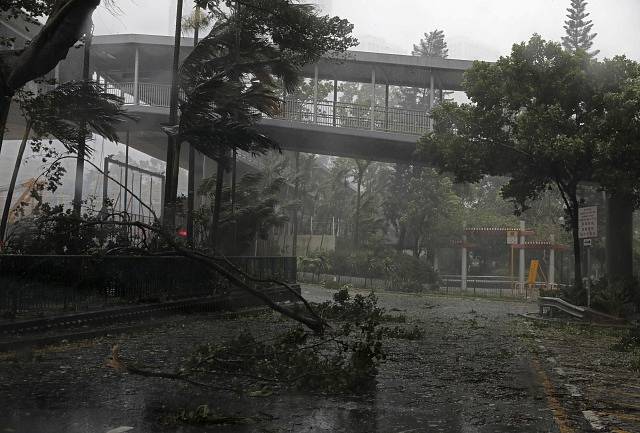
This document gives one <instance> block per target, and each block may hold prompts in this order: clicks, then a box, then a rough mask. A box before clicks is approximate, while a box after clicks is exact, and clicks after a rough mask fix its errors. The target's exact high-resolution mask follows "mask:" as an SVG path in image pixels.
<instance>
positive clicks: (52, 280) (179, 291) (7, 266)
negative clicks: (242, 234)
mask: <svg viewBox="0 0 640 433" xmlns="http://www.w3.org/2000/svg"><path fill="white" fill-rule="evenodd" d="M229 259H230V261H231V262H232V263H233V264H234V265H235V266H237V267H239V268H240V269H242V270H244V271H245V272H247V273H249V274H251V275H253V276H255V277H258V278H262V279H266V278H277V279H281V280H284V281H287V282H290V283H294V282H295V281H296V259H295V258H293V257H231V258H229ZM229 290H233V288H232V287H230V285H229V284H228V282H227V281H226V279H225V278H223V277H222V276H220V275H217V274H215V273H214V272H213V271H211V270H210V269H209V268H207V267H206V266H204V265H203V264H201V263H198V262H195V261H193V260H190V259H187V258H185V257H146V256H106V257H96V256H24V255H5V256H0V315H2V316H3V317H5V318H9V317H17V316H31V317H32V316H33V315H44V314H52V313H54V314H55V313H57V312H61V311H69V312H72V311H89V310H100V309H104V308H111V307H115V306H121V305H129V304H136V303H148V302H162V301H168V300H179V299H187V298H194V297H203V296H210V295H214V294H220V293H225V292H226V291H229Z"/></svg>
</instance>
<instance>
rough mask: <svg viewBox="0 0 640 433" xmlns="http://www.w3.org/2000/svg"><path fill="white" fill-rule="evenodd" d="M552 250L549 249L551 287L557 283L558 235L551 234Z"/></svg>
mask: <svg viewBox="0 0 640 433" xmlns="http://www.w3.org/2000/svg"><path fill="white" fill-rule="evenodd" d="M550 241H551V250H550V251H549V288H553V286H554V285H555V283H556V250H555V243H556V237H555V236H554V235H551V237H550Z"/></svg>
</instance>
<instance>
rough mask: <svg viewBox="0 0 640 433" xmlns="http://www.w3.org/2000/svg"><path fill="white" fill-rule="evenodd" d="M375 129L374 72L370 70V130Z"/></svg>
mask: <svg viewBox="0 0 640 433" xmlns="http://www.w3.org/2000/svg"><path fill="white" fill-rule="evenodd" d="M374 129H376V70H375V69H372V70H371V130H372V131H373V130H374Z"/></svg>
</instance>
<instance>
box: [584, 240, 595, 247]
mask: <svg viewBox="0 0 640 433" xmlns="http://www.w3.org/2000/svg"><path fill="white" fill-rule="evenodd" d="M582 242H584V246H585V247H590V246H592V245H593V244H592V243H591V239H585V240H584V241H582Z"/></svg>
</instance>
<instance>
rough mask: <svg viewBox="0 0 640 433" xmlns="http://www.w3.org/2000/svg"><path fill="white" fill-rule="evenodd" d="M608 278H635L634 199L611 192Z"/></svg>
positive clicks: (608, 208)
mask: <svg viewBox="0 0 640 433" xmlns="http://www.w3.org/2000/svg"><path fill="white" fill-rule="evenodd" d="M606 247H607V252H606V262H607V279H608V280H609V281H610V282H611V281H615V280H627V279H632V278H633V201H632V200H631V199H630V198H629V197H628V196H626V195H625V194H611V195H610V196H609V201H608V206H607V239H606Z"/></svg>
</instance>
